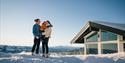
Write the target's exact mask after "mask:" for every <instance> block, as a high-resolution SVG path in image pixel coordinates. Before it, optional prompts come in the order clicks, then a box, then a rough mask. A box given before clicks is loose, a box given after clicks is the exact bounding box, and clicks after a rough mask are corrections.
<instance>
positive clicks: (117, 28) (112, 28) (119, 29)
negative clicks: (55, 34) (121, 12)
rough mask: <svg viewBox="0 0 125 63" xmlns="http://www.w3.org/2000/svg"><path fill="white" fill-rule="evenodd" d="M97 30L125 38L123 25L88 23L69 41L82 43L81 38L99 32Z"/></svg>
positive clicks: (124, 25) (99, 22) (98, 22)
mask: <svg viewBox="0 0 125 63" xmlns="http://www.w3.org/2000/svg"><path fill="white" fill-rule="evenodd" d="M99 29H102V30H105V31H109V32H112V33H115V34H119V35H122V36H125V23H124V24H120V23H110V22H101V21H89V22H88V23H87V24H86V25H85V26H84V27H83V28H82V29H81V31H80V32H79V33H78V34H77V35H76V36H75V37H74V38H73V39H72V40H71V43H84V39H83V37H84V36H85V35H87V34H88V33H90V32H91V31H99Z"/></svg>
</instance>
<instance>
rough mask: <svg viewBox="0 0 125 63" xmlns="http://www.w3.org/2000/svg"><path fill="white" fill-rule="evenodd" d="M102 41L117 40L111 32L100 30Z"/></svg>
mask: <svg viewBox="0 0 125 63" xmlns="http://www.w3.org/2000/svg"><path fill="white" fill-rule="evenodd" d="M101 40H102V41H111V40H117V35H116V34H114V33H111V32H107V31H102V39H101Z"/></svg>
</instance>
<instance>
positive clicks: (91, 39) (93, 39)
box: [86, 33, 98, 42]
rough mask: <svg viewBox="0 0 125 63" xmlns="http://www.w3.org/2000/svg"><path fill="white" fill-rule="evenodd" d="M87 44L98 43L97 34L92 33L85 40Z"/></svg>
mask: <svg viewBox="0 0 125 63" xmlns="http://www.w3.org/2000/svg"><path fill="white" fill-rule="evenodd" d="M86 41H87V42H97V41H98V34H97V33H94V34H92V35H91V36H89V37H87V38H86Z"/></svg>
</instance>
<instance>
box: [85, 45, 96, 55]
mask: <svg viewBox="0 0 125 63" xmlns="http://www.w3.org/2000/svg"><path fill="white" fill-rule="evenodd" d="M86 48H87V54H98V45H97V44H87V45H86Z"/></svg>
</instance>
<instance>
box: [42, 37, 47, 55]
mask: <svg viewBox="0 0 125 63" xmlns="http://www.w3.org/2000/svg"><path fill="white" fill-rule="evenodd" d="M48 41H49V38H45V39H44V40H43V41H42V52H43V54H48V52H49V47H48Z"/></svg>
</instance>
